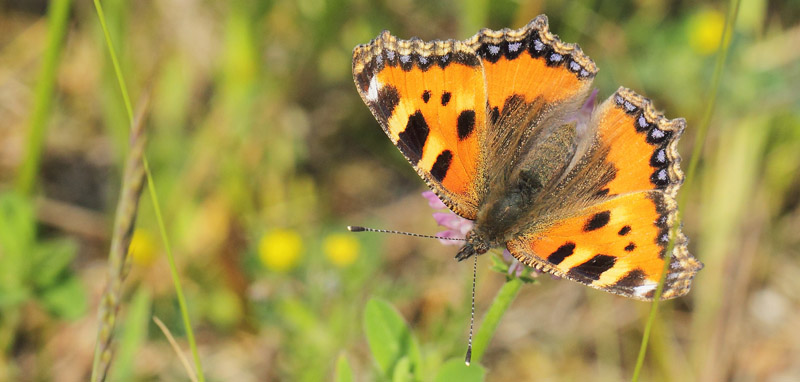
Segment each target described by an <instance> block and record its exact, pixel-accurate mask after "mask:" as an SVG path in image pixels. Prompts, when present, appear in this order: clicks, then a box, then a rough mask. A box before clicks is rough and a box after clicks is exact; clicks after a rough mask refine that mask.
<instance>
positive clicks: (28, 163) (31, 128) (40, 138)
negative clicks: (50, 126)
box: [17, 0, 70, 195]
mask: <svg viewBox="0 0 800 382" xmlns="http://www.w3.org/2000/svg"><path fill="white" fill-rule="evenodd" d="M69 10H70V0H55V1H51V2H50V8H49V9H48V12H47V50H45V52H44V59H43V62H42V67H41V69H40V72H39V80H38V81H37V82H36V89H35V90H34V98H33V100H34V101H33V112H32V113H31V119H30V122H29V125H28V139H27V140H26V141H25V143H26V145H27V146H26V147H25V159H24V160H23V161H22V168H21V169H20V171H19V174H18V175H17V191H19V193H20V194H22V195H29V194H30V193H31V191H33V186H34V184H35V179H36V173H37V172H38V171H39V162H40V161H41V155H42V146H44V135H45V127H46V122H47V117H48V116H49V115H50V106H51V104H52V102H53V87H54V86H55V82H56V68H57V67H58V61H59V57H60V56H61V50H62V48H63V42H64V35H65V34H66V32H65V31H66V28H67V19H68V17H69Z"/></svg>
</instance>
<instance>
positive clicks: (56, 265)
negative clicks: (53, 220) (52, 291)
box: [30, 240, 76, 289]
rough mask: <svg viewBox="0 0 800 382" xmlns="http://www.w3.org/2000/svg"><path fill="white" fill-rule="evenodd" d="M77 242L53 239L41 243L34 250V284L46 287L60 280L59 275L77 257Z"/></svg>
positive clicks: (32, 276) (32, 275) (31, 275)
mask: <svg viewBox="0 0 800 382" xmlns="http://www.w3.org/2000/svg"><path fill="white" fill-rule="evenodd" d="M75 253H76V248H75V244H74V243H73V242H71V241H69V240H51V241H48V242H45V243H41V244H39V246H38V247H37V248H36V249H35V250H34V252H33V262H34V264H33V269H34V270H35V271H32V272H31V274H30V277H31V281H32V282H33V285H36V286H37V287H39V288H42V289H45V288H47V287H49V286H51V285H53V284H54V283H56V282H57V281H58V277H59V276H61V275H62V274H63V272H64V271H65V270H66V269H67V267H68V266H69V263H70V262H71V261H72V259H73V258H74V257H75Z"/></svg>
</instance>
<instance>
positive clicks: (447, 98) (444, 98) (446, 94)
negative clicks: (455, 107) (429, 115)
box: [442, 92, 452, 106]
mask: <svg viewBox="0 0 800 382" xmlns="http://www.w3.org/2000/svg"><path fill="white" fill-rule="evenodd" d="M451 96H452V94H450V92H444V93H442V106H447V104H448V103H449V102H450V97H451Z"/></svg>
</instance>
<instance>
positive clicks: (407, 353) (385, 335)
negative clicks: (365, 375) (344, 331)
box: [364, 298, 422, 379]
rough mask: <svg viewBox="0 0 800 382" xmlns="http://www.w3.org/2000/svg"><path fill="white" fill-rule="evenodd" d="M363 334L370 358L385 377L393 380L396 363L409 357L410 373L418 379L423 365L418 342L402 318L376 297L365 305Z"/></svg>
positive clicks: (386, 303) (392, 308)
mask: <svg viewBox="0 0 800 382" xmlns="http://www.w3.org/2000/svg"><path fill="white" fill-rule="evenodd" d="M364 332H365V333H366V335H367V342H368V343H369V348H370V350H371V351H372V356H373V357H374V358H375V361H377V363H378V366H379V367H380V369H381V371H382V372H383V374H384V375H385V376H387V377H392V376H393V375H394V369H395V366H396V365H397V363H398V361H400V359H401V358H403V357H408V362H410V370H412V372H413V373H414V375H415V376H417V378H418V379H421V377H420V375H421V370H420V364H421V363H422V362H421V357H420V353H419V347H418V346H417V341H416V340H415V339H414V337H413V335H412V334H411V330H409V328H408V326H407V325H406V323H405V321H404V320H403V317H402V316H400V313H398V312H397V310H395V309H394V307H392V306H391V305H390V304H389V303H388V302H386V301H383V300H378V299H375V298H373V299H370V300H369V301H368V302H367V307H366V309H364Z"/></svg>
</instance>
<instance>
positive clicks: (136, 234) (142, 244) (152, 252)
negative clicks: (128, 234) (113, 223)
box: [128, 228, 156, 267]
mask: <svg viewBox="0 0 800 382" xmlns="http://www.w3.org/2000/svg"><path fill="white" fill-rule="evenodd" d="M128 256H131V260H133V262H134V263H135V264H136V265H139V266H142V267H147V266H150V264H153V261H155V259H156V241H155V238H153V235H152V234H151V233H150V231H146V230H143V229H140V228H137V229H136V230H135V231H133V237H132V238H131V245H130V246H129V247H128Z"/></svg>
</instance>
